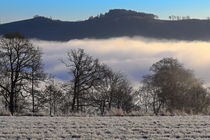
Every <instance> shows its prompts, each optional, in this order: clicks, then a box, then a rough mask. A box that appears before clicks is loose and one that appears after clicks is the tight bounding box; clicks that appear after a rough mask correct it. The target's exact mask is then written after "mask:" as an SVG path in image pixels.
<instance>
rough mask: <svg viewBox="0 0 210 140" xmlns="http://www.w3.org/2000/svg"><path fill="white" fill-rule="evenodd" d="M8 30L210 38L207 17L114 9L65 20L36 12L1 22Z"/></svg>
mask: <svg viewBox="0 0 210 140" xmlns="http://www.w3.org/2000/svg"><path fill="white" fill-rule="evenodd" d="M8 32H21V33H23V34H24V35H25V36H27V37H29V38H36V39H41V40H49V41H68V40H71V39H83V38H98V39H104V38H111V37H121V36H129V37H132V36H143V37H152V38H157V39H178V40H204V41H209V40H210V20H198V19H188V20H179V21H169V20H158V19H156V16H155V15H153V14H147V13H140V12H135V11H131V10H123V9H114V10H110V11H109V12H107V13H105V14H101V15H100V16H96V17H90V18H89V19H88V20H84V21H76V22H67V21H60V20H53V19H49V18H46V17H41V16H37V17H34V18H32V19H28V20H22V21H17V22H12V23H7V24H1V25H0V35H2V34H4V33H8Z"/></svg>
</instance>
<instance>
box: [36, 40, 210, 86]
mask: <svg viewBox="0 0 210 140" xmlns="http://www.w3.org/2000/svg"><path fill="white" fill-rule="evenodd" d="M33 43H34V44H35V45H37V46H39V47H40V48H42V50H43V52H44V55H43V59H44V64H45V70H46V72H48V73H51V74H55V75H56V77H57V78H60V79H62V80H70V77H69V75H68V73H67V71H68V70H67V69H66V68H65V66H64V64H62V63H61V62H60V61H59V59H65V57H66V52H67V51H68V50H70V49H74V48H83V49H84V50H85V51H86V52H87V53H88V54H90V55H91V56H93V57H94V58H99V60H100V61H101V62H103V63H105V64H107V65H109V66H110V67H112V68H113V69H114V70H115V71H121V72H123V73H124V74H126V75H127V77H128V78H129V79H130V80H131V81H132V82H133V83H135V82H139V81H140V80H141V78H142V76H143V75H145V74H148V73H149V67H150V66H151V65H152V64H153V63H155V62H157V61H159V60H160V59H162V58H164V57H174V58H177V59H178V60H179V61H180V62H181V63H183V64H184V66H185V67H186V68H189V69H192V70H193V71H194V72H195V75H196V77H198V78H200V79H202V80H204V81H205V82H207V83H209V82H210V77H209V76H208V74H209V69H210V61H209V60H210V55H209V54H210V48H209V46H210V43H209V42H201V41H191V42H187V41H175V40H155V39H147V38H142V37H134V38H128V37H121V38H111V39H104V40H99V39H98V40H94V39H82V40H71V41H68V42H48V41H38V40H33Z"/></svg>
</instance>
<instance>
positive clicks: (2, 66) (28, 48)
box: [0, 33, 210, 115]
mask: <svg viewBox="0 0 210 140" xmlns="http://www.w3.org/2000/svg"><path fill="white" fill-rule="evenodd" d="M41 61H42V52H41V50H40V49H39V48H37V47H34V46H33V44H31V43H30V41H29V40H28V39H26V38H24V37H23V36H22V35H20V34H18V33H12V34H5V35H4V36H3V37H1V39H0V71H1V73H0V77H1V81H0V97H1V98H2V101H3V104H4V107H5V108H6V109H9V111H10V112H11V114H12V115H13V114H14V113H15V112H17V113H19V112H23V111H24V112H25V111H31V112H33V113H35V112H39V111H46V112H49V114H50V115H57V114H61V113H62V114H68V113H70V112H97V113H100V114H101V115H104V113H105V112H107V111H109V110H111V109H112V108H117V109H122V110H123V111H125V112H130V111H133V110H135V111H137V110H139V109H140V110H142V111H143V110H144V111H145V112H154V113H155V114H158V113H159V112H160V111H161V110H162V109H166V110H167V111H169V112H173V111H174V110H182V111H183V110H184V111H185V112H190V111H193V112H194V113H200V112H207V109H208V107H209V105H210V97H209V93H208V91H207V89H206V88H204V87H203V85H202V82H201V81H199V80H198V79H196V78H195V76H194V75H193V73H192V71H190V70H188V69H186V68H184V66H183V65H181V64H180V63H179V62H178V61H177V60H176V59H173V58H164V59H162V60H160V61H159V62H157V63H155V64H153V65H152V67H151V68H150V70H151V74H150V75H146V76H144V77H143V81H142V82H141V86H140V88H139V89H137V90H136V89H135V90H134V88H133V87H132V85H131V83H130V82H129V81H128V80H127V79H126V77H125V76H123V74H121V73H120V72H114V71H113V70H112V69H111V68H109V67H108V66H107V65H105V64H103V63H100V62H99V60H98V59H94V58H93V57H91V56H89V55H88V54H87V53H85V52H84V50H83V49H77V50H70V51H69V52H68V53H67V60H65V61H64V60H62V63H64V64H65V66H66V67H67V68H68V69H69V74H70V75H71V77H72V79H71V80H70V81H69V82H63V83H62V84H58V82H56V79H55V78H53V77H49V76H47V74H45V73H44V71H43V67H42V62H41ZM43 85H44V86H43ZM41 86H43V87H42V88H41Z"/></svg>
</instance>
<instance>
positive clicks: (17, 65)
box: [0, 33, 40, 115]
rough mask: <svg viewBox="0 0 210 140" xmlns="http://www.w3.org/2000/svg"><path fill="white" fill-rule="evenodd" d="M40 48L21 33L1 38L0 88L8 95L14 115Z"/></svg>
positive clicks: (10, 108)
mask: <svg viewBox="0 0 210 140" xmlns="http://www.w3.org/2000/svg"><path fill="white" fill-rule="evenodd" d="M39 54H40V52H39V49H38V48H35V47H34V46H33V45H32V44H31V43H30V41H29V40H28V39H26V38H24V37H23V36H22V35H21V34H19V33H10V34H5V35H4V36H3V37H1V38H0V71H1V74H0V76H1V79H5V80H8V82H6V83H5V82H1V83H0V88H1V90H3V91H4V93H5V94H6V96H8V100H9V101H8V102H9V110H10V112H11V114H12V115H13V114H14V112H15V109H16V105H17V102H18V96H20V95H22V94H21V93H22V92H21V89H22V87H23V84H25V83H24V82H26V81H27V80H28V77H29V74H30V71H31V68H32V66H33V60H34V58H36V57H37V55H39Z"/></svg>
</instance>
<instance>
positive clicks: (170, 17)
mask: <svg viewBox="0 0 210 140" xmlns="http://www.w3.org/2000/svg"><path fill="white" fill-rule="evenodd" d="M168 18H169V19H170V20H189V19H190V16H174V15H171V16H169V17H168Z"/></svg>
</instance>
